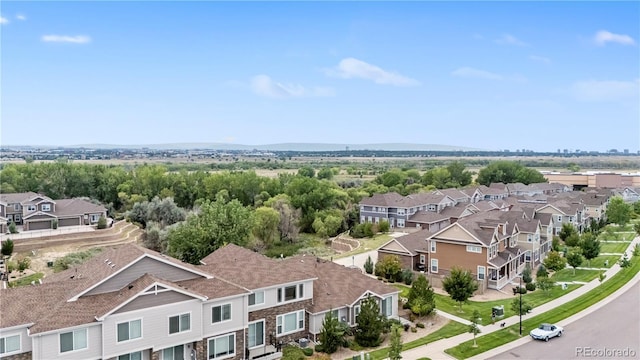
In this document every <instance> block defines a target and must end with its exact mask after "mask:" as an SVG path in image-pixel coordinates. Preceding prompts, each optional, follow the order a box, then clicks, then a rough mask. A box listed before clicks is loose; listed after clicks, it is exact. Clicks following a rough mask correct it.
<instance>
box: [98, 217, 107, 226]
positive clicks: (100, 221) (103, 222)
mask: <svg viewBox="0 0 640 360" xmlns="http://www.w3.org/2000/svg"><path fill="white" fill-rule="evenodd" d="M106 228H107V218H106V217H104V216H100V219H98V229H106Z"/></svg>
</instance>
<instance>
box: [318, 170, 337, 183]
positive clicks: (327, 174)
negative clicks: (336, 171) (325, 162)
mask: <svg viewBox="0 0 640 360" xmlns="http://www.w3.org/2000/svg"><path fill="white" fill-rule="evenodd" d="M318 179H326V180H331V179H333V171H332V170H331V168H322V169H320V170H318Z"/></svg>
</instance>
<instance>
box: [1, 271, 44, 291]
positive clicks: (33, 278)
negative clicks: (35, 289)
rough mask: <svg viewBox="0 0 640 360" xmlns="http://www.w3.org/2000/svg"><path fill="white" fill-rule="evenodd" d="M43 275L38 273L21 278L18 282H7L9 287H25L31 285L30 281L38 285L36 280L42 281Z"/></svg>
mask: <svg viewBox="0 0 640 360" xmlns="http://www.w3.org/2000/svg"><path fill="white" fill-rule="evenodd" d="M43 276H44V273H41V272H38V273H35V274H31V275H29V276H25V277H22V278H20V279H18V280H14V281H9V287H17V286H26V285H31V282H32V281H35V282H36V283H38V280H40V279H42V277H43Z"/></svg>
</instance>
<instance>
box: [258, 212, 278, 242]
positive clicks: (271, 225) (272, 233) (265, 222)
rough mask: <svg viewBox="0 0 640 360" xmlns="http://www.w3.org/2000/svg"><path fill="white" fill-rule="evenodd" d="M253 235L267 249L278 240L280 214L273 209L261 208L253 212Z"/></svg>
mask: <svg viewBox="0 0 640 360" xmlns="http://www.w3.org/2000/svg"><path fill="white" fill-rule="evenodd" d="M254 217H255V222H254V224H253V235H254V236H255V237H256V238H258V239H259V240H260V241H262V243H263V244H264V245H265V246H266V247H267V248H268V247H270V246H272V245H273V244H274V243H275V242H276V241H279V240H280V233H279V232H278V225H279V224H280V213H279V212H278V211H276V210H275V209H273V208H270V207H266V206H261V207H259V208H257V209H256V210H255V211H254Z"/></svg>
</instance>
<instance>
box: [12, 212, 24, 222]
mask: <svg viewBox="0 0 640 360" xmlns="http://www.w3.org/2000/svg"><path fill="white" fill-rule="evenodd" d="M13 221H14V222H18V221H22V215H21V214H13Z"/></svg>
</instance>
